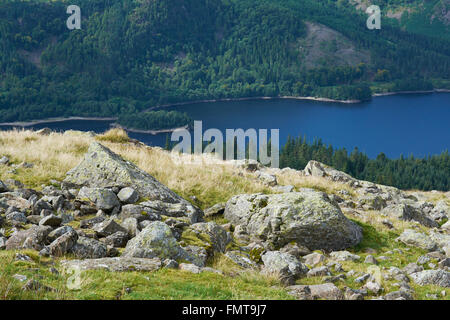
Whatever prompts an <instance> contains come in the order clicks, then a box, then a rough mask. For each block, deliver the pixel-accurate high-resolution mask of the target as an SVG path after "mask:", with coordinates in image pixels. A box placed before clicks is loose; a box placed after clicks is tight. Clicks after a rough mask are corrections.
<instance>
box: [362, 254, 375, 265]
mask: <svg viewBox="0 0 450 320" xmlns="http://www.w3.org/2000/svg"><path fill="white" fill-rule="evenodd" d="M364 263H369V264H378V261H377V259H375V257H374V256H373V255H371V254H369V255H368V256H367V257H366V259H364Z"/></svg>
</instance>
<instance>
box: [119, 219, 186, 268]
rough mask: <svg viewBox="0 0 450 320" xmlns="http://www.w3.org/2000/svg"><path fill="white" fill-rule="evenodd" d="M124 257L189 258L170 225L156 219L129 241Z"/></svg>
mask: <svg viewBox="0 0 450 320" xmlns="http://www.w3.org/2000/svg"><path fill="white" fill-rule="evenodd" d="M122 256H124V257H135V258H156V257H157V258H160V259H173V260H188V259H186V258H188V256H189V255H188V253H187V252H186V251H185V250H183V249H182V248H181V247H180V245H179V244H178V243H177V241H176V239H175V237H174V236H173V234H172V231H171V230H170V228H169V226H168V225H166V224H165V223H164V222H161V221H154V222H152V223H150V224H149V225H148V226H147V227H145V228H144V229H143V230H142V231H141V232H140V233H139V234H138V235H137V236H136V237H134V238H133V239H131V240H130V241H128V244H127V246H126V248H125V250H124V251H123V253H122Z"/></svg>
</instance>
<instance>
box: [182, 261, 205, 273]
mask: <svg viewBox="0 0 450 320" xmlns="http://www.w3.org/2000/svg"><path fill="white" fill-rule="evenodd" d="M179 268H180V270H183V271H188V272H191V273H201V272H202V268H200V267H198V266H196V265H195V264H192V263H180V265H179Z"/></svg>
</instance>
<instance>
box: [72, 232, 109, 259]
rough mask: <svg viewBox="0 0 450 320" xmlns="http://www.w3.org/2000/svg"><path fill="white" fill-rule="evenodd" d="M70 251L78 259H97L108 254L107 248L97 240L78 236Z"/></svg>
mask: <svg viewBox="0 0 450 320" xmlns="http://www.w3.org/2000/svg"><path fill="white" fill-rule="evenodd" d="M71 252H72V253H73V254H74V255H75V256H76V257H77V258H80V259H97V258H103V257H106V256H107V255H108V248H107V247H106V245H105V244H104V243H101V242H100V241H98V240H95V239H91V238H87V237H79V238H78V241H77V243H76V244H75V245H74V246H73V247H72V249H71Z"/></svg>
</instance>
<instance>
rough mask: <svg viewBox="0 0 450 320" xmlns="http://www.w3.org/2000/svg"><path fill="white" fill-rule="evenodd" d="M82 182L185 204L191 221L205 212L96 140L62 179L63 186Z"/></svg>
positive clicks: (92, 186) (199, 219)
mask: <svg viewBox="0 0 450 320" xmlns="http://www.w3.org/2000/svg"><path fill="white" fill-rule="evenodd" d="M83 186H87V187H91V188H113V187H118V188H125V187H131V188H133V189H135V190H136V191H137V192H138V193H139V197H140V198H146V199H150V200H160V201H163V202H167V203H182V204H184V205H185V207H186V212H185V214H186V215H187V216H188V217H190V218H191V220H192V222H200V221H201V219H202V216H203V213H202V212H201V211H200V210H199V209H198V208H196V207H194V206H193V205H192V204H190V203H189V202H188V201H186V200H185V199H183V198H182V197H180V196H179V195H177V194H176V193H175V192H173V191H172V190H170V189H169V188H167V187H166V186H164V185H163V184H161V183H160V182H159V181H158V180H156V179H155V178H154V177H152V176H151V175H150V174H148V173H147V172H145V171H143V170H141V169H139V168H138V167H137V166H136V165H134V164H133V163H131V162H129V161H126V160H124V159H123V158H121V157H120V156H119V155H117V154H115V153H114V152H112V151H111V150H109V149H108V148H106V147H104V146H103V145H101V144H99V143H97V142H94V143H92V144H91V145H90V146H89V150H88V152H87V153H86V154H85V156H84V159H83V161H82V162H81V163H80V164H79V165H78V166H76V167H75V168H73V169H72V170H70V171H69V172H67V174H66V178H65V179H64V181H63V187H64V188H66V189H69V188H81V187H83Z"/></svg>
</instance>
